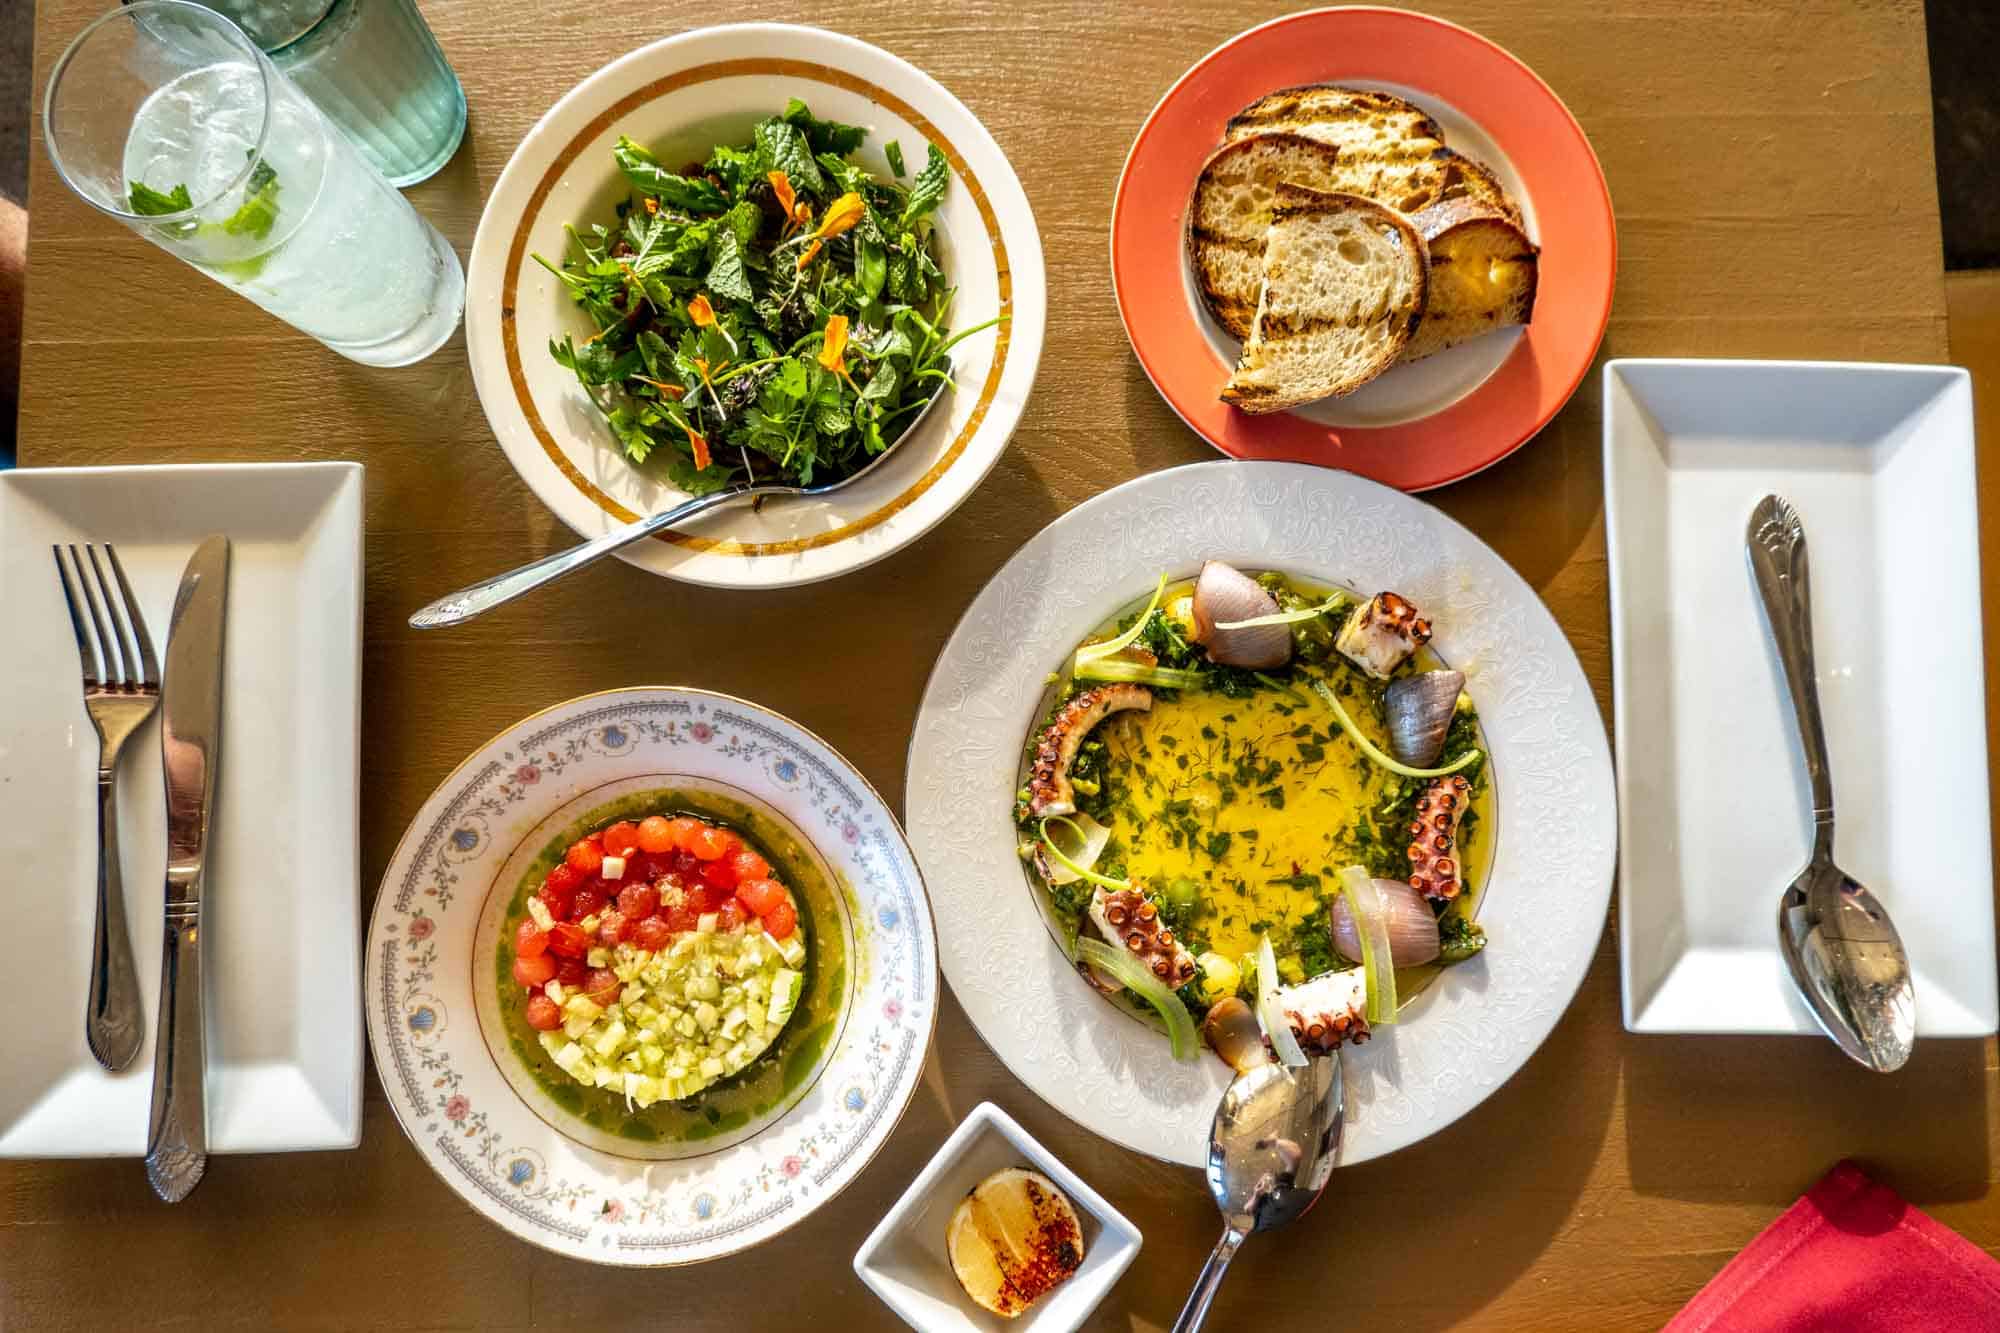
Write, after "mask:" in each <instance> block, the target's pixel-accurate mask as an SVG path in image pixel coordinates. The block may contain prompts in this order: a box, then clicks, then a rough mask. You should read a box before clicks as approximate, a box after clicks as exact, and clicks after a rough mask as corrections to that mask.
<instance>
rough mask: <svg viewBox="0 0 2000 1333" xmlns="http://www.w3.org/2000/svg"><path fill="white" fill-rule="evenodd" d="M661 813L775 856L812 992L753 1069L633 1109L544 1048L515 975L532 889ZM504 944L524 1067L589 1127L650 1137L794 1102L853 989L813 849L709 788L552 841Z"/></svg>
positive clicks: (509, 1024) (524, 887)
mask: <svg viewBox="0 0 2000 1333" xmlns="http://www.w3.org/2000/svg"><path fill="white" fill-rule="evenodd" d="M655 814H664V815H668V816H672V815H678V814H691V815H698V816H700V817H701V818H703V819H707V820H709V821H710V822H712V823H718V824H722V825H725V826H727V827H728V828H730V829H732V830H734V831H735V832H736V833H737V834H738V835H739V836H741V837H742V838H743V839H744V840H745V841H746V842H748V843H749V844H751V845H752V846H753V847H754V848H755V849H756V850H757V851H758V852H759V853H760V854H761V855H762V856H763V857H764V859H765V860H767V861H769V862H770V863H771V866H772V868H773V869H774V870H776V871H777V873H778V877H779V878H780V879H781V880H782V881H783V882H784V883H785V885H786V886H787V887H789V888H790V889H791V890H792V896H793V897H794V898H795V899H796V900H797V902H798V905H799V931H800V933H801V935H802V936H803V937H804V939H805V945H806V961H805V964H804V966H803V968H802V971H803V972H804V975H805V993H804V994H803V996H802V997H801V998H800V1000H799V1005H798V1008H797V1009H796V1010H794V1011H793V1013H792V1017H791V1020H790V1022H788V1023H787V1024H786V1025H785V1028H784V1031H783V1032H781V1033H780V1034H779V1035H778V1039H777V1040H776V1041H774V1042H772V1043H771V1046H770V1048H769V1049H768V1050H766V1051H765V1052H764V1053H763V1054H761V1055H759V1056H758V1057H757V1059H756V1060H755V1061H754V1062H752V1063H751V1064H750V1066H749V1067H748V1068H746V1069H744V1070H743V1071H742V1072H740V1073H737V1074H735V1075H732V1076H730V1077H728V1078H725V1079H723V1080H722V1081H721V1082H719V1083H716V1084H714V1085H712V1086H710V1087H708V1088H704V1089H703V1090H702V1091H701V1092H699V1093H697V1094H696V1095H695V1096H693V1097H691V1098H689V1099H687V1100H686V1101H681V1102H658V1103H655V1104H654V1105H652V1106H649V1107H646V1108H644V1109H643V1110H641V1109H638V1108H628V1107H627V1106H626V1103H625V1097H624V1095H623V1094H622V1093H617V1092H613V1091H611V1090H610V1089H608V1088H586V1087H584V1086H583V1085H582V1084H581V1083H578V1082H577V1081H576V1080H575V1079H573V1078H571V1077H570V1076H569V1075H568V1074H566V1073H564V1072H563V1071H562V1070H561V1069H560V1068H558V1067H557V1065H556V1063H555V1061H554V1060H553V1059H551V1058H550V1057H549V1055H548V1053H547V1052H546V1051H544V1050H543V1049H542V1045H541V1042H540V1040H539V1034H538V1033H537V1032H536V1031H535V1030H534V1029H533V1028H531V1027H529V1026H528V1021H527V1019H526V1017H525V1016H524V1015H523V1013H522V1004H521V995H522V992H521V988H520V987H519V986H518V985H516V984H515V983H514V980H513V970H514V926H515V924H516V923H518V922H519V921H520V919H521V918H522V917H523V916H524V915H526V913H527V910H528V906H527V904H528V898H529V896H530V895H531V894H533V893H534V891H535V890H536V889H538V888H540V887H541V883H542V881H543V880H544V879H546V878H547V877H548V873H549V871H550V870H552V869H553V868H554V867H555V864H556V862H557V861H559V860H561V859H562V856H563V852H564V851H565V850H566V849H567V848H568V847H569V845H570V844H571V843H573V842H575V841H576V840H577V839H578V838H581V837H583V836H584V835H585V834H586V833H589V832H590V831H592V830H593V829H599V828H603V827H604V826H605V825H607V824H610V823H613V822H614V821H616V820H620V819H630V820H635V821H636V820H639V819H643V818H645V817H646V816H647V815H655ZM495 951H496V956H495V964H496V970H495V975H496V978H497V984H498V987H499V991H500V1019H501V1022H502V1024H503V1025H504V1026H505V1028H506V1032H507V1044H508V1045H509V1046H510V1047H512V1048H513V1052H514V1058H515V1059H517V1060H519V1061H520V1063H521V1067H522V1068H524V1069H526V1070H527V1071H528V1072H529V1073H530V1074H531V1075H533V1077H534V1080H535V1082H536V1084H537V1085H538V1086H539V1087H540V1088H541V1089H542V1091H543V1092H544V1093H546V1094H547V1095H548V1097H549V1099H550V1100H551V1101H553V1102H554V1103H555V1104H556V1105H557V1106H560V1107H562V1108H563V1109H564V1110H565V1111H567V1112H569V1113H570V1114H571V1115H574V1116H576V1117H577V1118H578V1119H579V1120H582V1121H583V1122H584V1123H585V1124H588V1125H590V1126H592V1127H594V1128H596V1129H598V1130H601V1131H603V1132H604V1133H607V1134H615V1135H617V1136H619V1137H621V1138H627V1139H633V1140H637V1141H640V1142H645V1143H659V1142H695V1141H698V1140H701V1139H706V1138H713V1137H715V1136H716V1135H719V1134H727V1133H730V1132H732V1131H734V1130H737V1129H740V1128H742V1127H743V1126H745V1125H747V1124H749V1123H750V1122H751V1121H752V1120H753V1119H756V1118H758V1117H761V1116H763V1115H765V1114H767V1113H769V1112H770V1111H773V1110H775V1109H777V1108H779V1107H781V1106H782V1105H784V1104H785V1102H786V1101H787V1100H788V1099H789V1098H790V1096H791V1095H792V1094H793V1093H795V1092H796V1091H797V1090H799V1089H800V1088H802V1087H803V1086H804V1085H805V1083H806V1081H807V1080H808V1079H809V1078H810V1077H811V1076H812V1073H813V1071H814V1070H815V1069H817V1068H818V1067H819V1064H820V1060H821V1057H823V1056H824V1055H825V1053H826V1050H827V1047H828V1046H829V1045H830V1044H831V1042H832V1039H833V1036H834V1032H835V1030H836V1029H837V1027H838V1026H839V1018H840V1007H841V997H842V995H843V994H844V992H845V990H846V986H847V946H846V936H845V932H843V931H842V929H841V927H840V913H839V909H838V906H837V904H836V902H835V899H834V888H833V886H832V885H830V884H828V883H827V882H826V878H825V876H823V875H822V874H820V872H819V867H818V862H817V861H816V860H815V858H814V857H813V855H812V853H811V852H810V851H808V850H807V849H806V848H805V847H804V846H802V845H800V843H799V841H798V839H797V838H795V837H793V836H792V835H791V833H789V832H788V831H786V830H785V829H783V828H781V827H780V826H778V824H777V823H775V822H774V821H773V820H771V819H768V818H766V817H765V816H763V815H762V814H760V813H758V812H757V811H755V810H752V809H751V808H750V807H748V806H746V805H744V804H743V803H741V802H740V801H732V800H730V799H729V798H728V797H726V796H720V795H717V794H715V793H712V792H705V791H683V790H679V789H671V788H669V789H663V790H659V791H650V792H641V793H638V794H636V795H633V796H627V797H622V798H620V799H619V800H616V801H613V802H610V803H609V804H606V805H602V806H599V807H597V808H596V809H594V810H592V811H590V812H589V813H588V814H586V815H584V816H583V817H582V818H581V819H579V820H577V821H576V822H575V823H573V824H571V825H570V826H569V827H568V828H566V829H564V830H563V831H562V832H561V833H560V834H558V835H557V836H556V837H554V838H552V839H550V841H549V843H548V845H547V846H546V847H544V848H543V849H542V852H541V855H539V856H537V857H536V858H535V861H534V864H532V865H530V866H529V867H528V870H527V873H526V874H524V875H523V876H522V877H521V882H520V883H519V884H518V885H517V886H515V889H514V896H513V898H512V899H511V900H510V901H509V902H508V904H507V915H506V918H505V921H504V922H503V924H502V928H501V931H500V939H499V942H498V943H497V944H496V946H495Z"/></svg>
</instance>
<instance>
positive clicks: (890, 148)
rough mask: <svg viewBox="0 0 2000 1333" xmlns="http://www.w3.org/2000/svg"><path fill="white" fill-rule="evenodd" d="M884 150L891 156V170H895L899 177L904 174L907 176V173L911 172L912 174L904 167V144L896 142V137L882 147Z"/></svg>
mask: <svg viewBox="0 0 2000 1333" xmlns="http://www.w3.org/2000/svg"><path fill="white" fill-rule="evenodd" d="M882 151H883V152H884V153H887V154H888V156H889V170H891V171H893V172H895V173H896V175H897V177H898V178H899V179H900V178H901V177H904V176H907V175H909V174H910V173H909V172H908V171H905V170H904V169H903V145H902V144H900V143H898V142H896V141H895V140H894V139H891V140H889V142H888V143H887V144H886V145H884V146H883V149H882Z"/></svg>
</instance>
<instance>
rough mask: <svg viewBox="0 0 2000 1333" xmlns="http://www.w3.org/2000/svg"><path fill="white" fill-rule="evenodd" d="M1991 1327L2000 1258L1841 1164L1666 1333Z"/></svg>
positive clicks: (1987, 1331) (1996, 1312) (1902, 1332)
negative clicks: (1997, 1260) (1996, 1260)
mask: <svg viewBox="0 0 2000 1333" xmlns="http://www.w3.org/2000/svg"><path fill="white" fill-rule="evenodd" d="M1919 1329H1921V1330H1924V1333H1960V1331H1961V1330H1963V1333H1993V1330H1995V1329H2000V1262H1995V1261H1994V1259H1993V1258H1992V1257H1991V1256H1990V1255H1988V1254H1987V1253H1986V1252H1985V1251H1984V1250H1982V1249H1980V1248H1979V1247H1978V1246H1977V1245H1974V1244H1973V1243H1972V1242H1971V1241H1969V1240H1967V1239H1965V1237H1963V1236H1961V1235H1959V1234H1958V1233H1957V1232H1955V1231H1953V1230H1951V1229H1950V1228H1949V1227H1945V1226H1942V1225H1940V1224H1939V1223H1937V1222H1934V1221H1932V1220H1931V1219H1930V1218H1928V1217H1926V1216H1925V1215H1924V1214H1923V1213H1921V1212H1919V1211H1917V1210H1916V1209H1915V1208H1912V1207H1910V1206H1909V1205H1908V1204H1907V1203H1904V1202H1903V1200H1902V1197H1901V1196H1900V1195H1898V1194H1897V1193H1896V1191H1894V1190H1892V1189H1890V1188H1888V1187H1887V1186H1885V1185H1878V1184H1876V1183H1875V1182H1874V1181H1872V1180H1870V1179H1869V1178H1868V1177H1867V1176H1865V1175H1863V1174H1862V1173H1861V1168H1859V1167H1857V1166H1855V1165H1854V1163H1852V1162H1842V1163H1841V1164H1840V1165H1839V1166H1836V1167H1834V1168H1833V1170H1832V1171H1830V1172H1828V1173H1827V1175H1826V1178H1825V1179H1824V1180H1822V1181H1820V1182H1819V1184H1817V1185H1815V1186H1813V1187H1812V1189H1811V1191H1810V1192H1808V1193H1807V1194H1806V1196H1805V1197H1804V1198H1803V1199H1800V1200H1799V1201H1798V1202H1797V1203H1795V1204H1793V1205H1792V1206H1791V1207H1790V1208H1789V1209H1787V1210H1786V1211H1785V1214H1784V1216H1782V1217H1780V1218H1779V1219H1778V1220H1777V1221H1775V1222H1773V1223H1772V1224H1771V1225H1770V1226H1768V1227H1766V1228H1765V1229H1764V1232H1763V1234H1762V1235H1760V1236H1758V1237H1757V1239H1755V1240H1753V1241H1751V1242H1750V1245H1749V1247H1748V1248H1747V1249H1745V1250H1744V1251H1743V1253H1741V1254H1739V1255H1737V1256H1736V1257H1735V1258H1734V1259H1732V1260H1730V1261H1729V1265H1728V1267H1726V1268H1724V1269H1723V1270H1722V1271H1721V1272H1720V1273H1717V1274H1716V1275H1715V1277H1714V1279H1713V1280H1712V1281H1710V1282H1709V1284H1708V1285H1707V1286H1706V1287H1703V1288H1702V1289H1701V1292H1700V1294H1699V1295H1697V1296H1696V1297H1695V1298H1694V1299H1693V1300H1692V1301H1690V1302H1688V1306H1687V1308H1686V1309H1685V1310H1682V1311H1681V1312H1680V1313H1679V1314H1678V1315H1675V1316H1674V1318H1673V1320H1672V1322H1670V1323H1669V1324H1668V1325H1667V1326H1666V1329H1665V1330H1663V1333H1808V1331H1810V1333H1876V1331H1877V1330H1880V1333H1908V1331H1909V1330H1919Z"/></svg>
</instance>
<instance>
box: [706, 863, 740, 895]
mask: <svg viewBox="0 0 2000 1333" xmlns="http://www.w3.org/2000/svg"><path fill="white" fill-rule="evenodd" d="M735 859H736V858H735V857H733V856H725V857H723V858H722V859H721V860H720V861H709V862H707V863H705V864H704V865H703V866H702V868H701V877H702V879H703V880H704V881H706V882H707V883H709V884H713V885H714V886H715V887H716V888H718V889H733V888H735V887H736V881H737V879H738V878H739V877H738V875H737V873H736V867H735V866H734V865H732V864H730V863H731V862H732V861H734V860H735Z"/></svg>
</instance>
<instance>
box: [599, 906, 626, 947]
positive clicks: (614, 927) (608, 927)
mask: <svg viewBox="0 0 2000 1333" xmlns="http://www.w3.org/2000/svg"><path fill="white" fill-rule="evenodd" d="M597 942H598V943H600V944H602V945H603V946H604V947H605V948H607V949H615V948H616V947H618V946H619V945H620V944H623V943H624V942H625V914H624V913H623V912H621V911H618V910H617V909H616V908H613V909H611V910H610V911H607V912H606V913H605V914H604V915H603V916H601V917H599V918H597Z"/></svg>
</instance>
